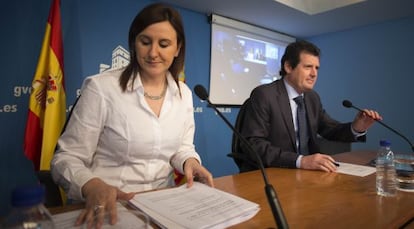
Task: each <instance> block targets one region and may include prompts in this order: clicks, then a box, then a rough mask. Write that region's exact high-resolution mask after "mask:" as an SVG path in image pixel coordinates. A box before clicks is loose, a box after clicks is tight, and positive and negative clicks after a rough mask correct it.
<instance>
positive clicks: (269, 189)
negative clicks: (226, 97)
mask: <svg viewBox="0 0 414 229" xmlns="http://www.w3.org/2000/svg"><path fill="white" fill-rule="evenodd" d="M194 92H195V94H196V95H197V96H198V97H199V98H200V99H201V100H203V101H206V102H207V103H208V104H209V105H210V106H211V107H212V108H213V109H214V110H215V111H216V112H217V114H218V115H219V116H220V118H221V119H222V120H223V121H224V122H225V123H226V124H227V126H229V127H230V129H231V130H232V131H233V133H235V134H236V136H237V137H238V138H239V140H240V141H242V142H243V144H245V145H246V146H247V150H248V151H249V153H251V154H254V155H256V160H257V163H258V165H259V168H260V171H261V173H262V176H263V180H264V183H265V192H266V196H267V201H268V203H269V205H270V208H271V209H272V213H273V217H274V219H275V221H276V225H277V227H278V228H289V226H288V224H287V221H286V218H285V215H284V214H283V211H282V207H281V206H280V203H279V201H278V199H277V195H276V191H275V190H274V188H273V186H272V185H271V184H270V183H269V181H268V179H267V174H266V170H265V168H264V165H263V161H262V159H261V158H260V156H259V154H257V153H256V151H254V150H253V148H252V146H251V145H250V144H249V142H248V141H247V140H246V139H245V138H244V137H243V136H242V135H241V134H240V133H239V132H238V131H237V130H236V129H235V128H234V127H233V125H232V124H231V123H230V122H229V121H228V120H227V119H226V117H224V116H223V114H222V113H221V112H220V111H219V110H218V109H217V107H216V105H214V104H213V103H211V102H210V100H209V98H208V93H207V91H206V89H205V88H204V87H203V86H201V85H199V84H198V85H196V86H195V87H194Z"/></svg>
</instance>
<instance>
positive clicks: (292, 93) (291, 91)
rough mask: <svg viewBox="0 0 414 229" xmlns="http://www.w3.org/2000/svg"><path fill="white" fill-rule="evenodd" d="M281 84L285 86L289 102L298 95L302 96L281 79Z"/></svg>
mask: <svg viewBox="0 0 414 229" xmlns="http://www.w3.org/2000/svg"><path fill="white" fill-rule="evenodd" d="M283 83H284V84H285V87H286V91H287V93H288V96H289V99H290V100H293V99H294V98H296V97H298V96H299V95H302V96H303V95H304V94H303V93H302V94H299V93H298V92H297V91H296V90H295V89H294V88H293V87H292V86H290V84H289V83H288V82H287V81H286V80H285V79H283Z"/></svg>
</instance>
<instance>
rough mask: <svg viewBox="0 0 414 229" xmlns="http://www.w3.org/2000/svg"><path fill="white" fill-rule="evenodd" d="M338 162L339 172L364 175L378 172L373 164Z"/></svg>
mask: <svg viewBox="0 0 414 229" xmlns="http://www.w3.org/2000/svg"><path fill="white" fill-rule="evenodd" d="M338 164H339V167H337V170H336V172H337V173H343V174H348V175H353V176H360V177H364V176H368V175H370V174H372V173H375V172H376V168H375V167H371V166H365V165H356V164H350V163H344V162H338Z"/></svg>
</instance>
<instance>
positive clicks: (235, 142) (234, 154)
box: [227, 98, 257, 172]
mask: <svg viewBox="0 0 414 229" xmlns="http://www.w3.org/2000/svg"><path fill="white" fill-rule="evenodd" d="M248 106H250V98H247V99H246V100H245V101H244V102H243V104H242V105H241V106H240V110H239V113H238V114H237V118H236V123H235V125H234V129H235V130H236V131H237V132H239V133H241V130H242V128H243V122H244V118H245V113H246V108H247V107H248ZM227 156H228V157H231V158H233V160H234V162H235V163H236V165H237V167H238V168H239V170H240V172H242V167H243V164H246V163H248V164H250V163H251V164H252V165H250V166H254V167H257V165H256V164H255V163H253V162H251V160H249V159H248V158H247V156H246V155H245V154H244V153H243V150H242V147H241V141H240V139H239V137H238V136H237V134H235V133H233V135H232V141H231V153H229V154H227ZM253 164H254V165H253Z"/></svg>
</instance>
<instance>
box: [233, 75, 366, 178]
mask: <svg viewBox="0 0 414 229" xmlns="http://www.w3.org/2000/svg"><path fill="white" fill-rule="evenodd" d="M304 98H305V104H306V112H307V118H308V124H309V128H310V129H309V132H310V143H309V151H310V153H311V154H312V153H316V152H319V151H320V150H319V146H318V145H317V143H316V136H317V134H319V135H321V136H322V137H324V138H326V139H328V140H335V141H343V142H353V141H365V136H362V137H360V138H358V139H355V136H354V135H353V133H352V131H351V123H339V122H338V121H336V120H334V119H332V118H331V117H329V115H328V114H327V113H326V112H325V110H324V109H323V107H322V104H321V101H320V98H319V95H318V94H317V93H316V92H315V91H310V92H306V93H305V94H304ZM241 132H242V135H243V136H244V137H245V138H247V139H248V141H249V143H251V145H252V147H253V149H254V150H255V151H256V152H257V153H258V154H259V155H260V157H261V159H262V161H263V163H264V166H265V167H287V168H296V159H297V157H298V154H297V152H296V151H297V149H296V135H295V129H294V126H293V118H292V111H291V108H290V103H289V97H288V94H287V90H286V87H285V85H284V83H283V80H277V81H274V82H272V83H270V84H266V85H261V86H258V87H256V88H255V89H254V90H253V91H252V93H251V96H250V105H249V106H247V107H246V113H245V116H244V124H243V127H242V130H241ZM241 147H242V149H243V150H242V151H243V152H242V153H243V154H244V155H245V156H246V155H247V159H248V160H251V161H252V162H256V159H255V158H256V157H255V155H250V154H249V153H247V152H248V151H247V150H246V147H243V146H241ZM254 169H257V167H256V168H255V167H253V166H252V163H242V165H241V167H240V171H241V172H245V171H249V170H254Z"/></svg>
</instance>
